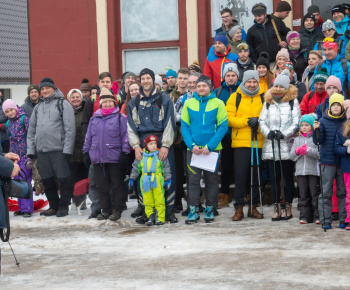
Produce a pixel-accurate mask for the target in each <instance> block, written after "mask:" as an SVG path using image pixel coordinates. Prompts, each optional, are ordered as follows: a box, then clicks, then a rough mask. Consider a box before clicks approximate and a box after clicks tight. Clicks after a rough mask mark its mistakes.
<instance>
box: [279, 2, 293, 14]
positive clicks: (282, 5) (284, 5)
mask: <svg viewBox="0 0 350 290" xmlns="http://www.w3.org/2000/svg"><path fill="white" fill-rule="evenodd" d="M283 11H292V7H291V6H290V4H289V3H288V2H287V1H281V2H280V3H278V4H277V8H276V12H283Z"/></svg>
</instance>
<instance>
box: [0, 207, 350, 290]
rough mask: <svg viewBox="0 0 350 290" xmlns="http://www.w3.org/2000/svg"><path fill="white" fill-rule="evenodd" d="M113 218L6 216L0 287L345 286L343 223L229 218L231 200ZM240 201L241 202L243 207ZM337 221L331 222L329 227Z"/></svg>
mask: <svg viewBox="0 0 350 290" xmlns="http://www.w3.org/2000/svg"><path fill="white" fill-rule="evenodd" d="M135 207H136V201H135V200H131V201H129V202H128V210H127V211H124V212H123V215H122V220H120V221H117V222H111V221H102V222H101V221H97V220H96V219H91V220H88V219H87V217H88V215H89V213H90V211H89V210H85V211H83V212H84V213H85V215H84V216H78V215H77V212H76V211H70V215H69V216H68V217H63V218H56V217H40V216H39V213H35V214H34V216H33V217H32V218H29V219H24V218H23V217H13V216H11V225H12V234H11V244H12V247H13V249H14V251H15V253H16V255H17V259H18V260H19V262H20V268H18V267H17V266H16V265H15V262H14V259H13V256H12V253H11V251H10V248H9V246H8V244H6V243H2V244H1V245H0V246H1V254H2V257H1V258H2V259H1V263H2V274H1V276H0V289H2V290H5V289H19V287H21V288H22V287H25V288H26V289H203V288H206V289H214V288H215V289H330V288H332V289H349V285H350V276H349V274H348V272H347V270H346V269H348V268H347V267H348V261H349V258H350V247H349V235H350V232H346V231H345V230H340V229H338V228H334V229H332V230H329V231H327V233H324V232H323V230H322V229H321V228H320V226H317V225H314V224H308V225H300V224H299V223H298V218H297V216H298V211H297V209H296V208H294V209H293V213H294V218H293V219H291V220H289V221H279V222H271V219H270V217H271V215H272V211H273V208H272V207H267V206H265V207H264V213H265V219H263V220H252V219H250V218H245V219H244V220H243V221H241V222H235V223H234V222H232V221H231V217H232V215H233V208H232V207H226V208H224V209H221V210H219V212H220V216H218V217H216V218H215V222H214V223H212V224H205V223H204V221H203V215H202V214H201V221H200V222H199V223H198V224H194V225H186V224H185V223H184V220H185V218H184V217H182V216H181V214H177V216H178V218H179V223H178V224H173V225H171V224H167V225H164V226H160V227H156V226H152V227H147V226H140V225H137V224H135V222H134V219H132V218H131V217H130V213H131V212H132V211H133V210H134V209H135ZM246 211H247V208H245V213H246ZM337 225H338V222H333V226H334V227H336V226H337Z"/></svg>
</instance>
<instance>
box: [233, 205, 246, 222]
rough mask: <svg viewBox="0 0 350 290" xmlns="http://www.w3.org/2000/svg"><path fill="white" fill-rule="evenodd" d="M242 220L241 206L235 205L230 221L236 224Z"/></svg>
mask: <svg viewBox="0 0 350 290" xmlns="http://www.w3.org/2000/svg"><path fill="white" fill-rule="evenodd" d="M243 218H244V213H243V206H242V205H237V206H236V212H235V215H234V216H233V217H232V221H234V222H238V221H241V220H242V219H243Z"/></svg>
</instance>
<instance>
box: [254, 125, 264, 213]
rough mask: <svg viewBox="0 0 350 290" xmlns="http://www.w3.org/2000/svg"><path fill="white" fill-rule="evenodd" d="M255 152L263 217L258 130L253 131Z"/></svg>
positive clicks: (261, 206)
mask: <svg viewBox="0 0 350 290" xmlns="http://www.w3.org/2000/svg"><path fill="white" fill-rule="evenodd" d="M255 150H256V165H257V166H256V167H257V170H258V184H259V195H260V208H261V216H262V217H264V210H263V205H262V194H261V184H260V168H259V151H258V129H256V131H255Z"/></svg>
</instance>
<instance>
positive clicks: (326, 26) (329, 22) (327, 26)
mask: <svg viewBox="0 0 350 290" xmlns="http://www.w3.org/2000/svg"><path fill="white" fill-rule="evenodd" d="M327 29H334V30H336V29H335V25H334V22H333V21H332V20H330V19H328V20H327V21H326V22H323V24H322V31H325V30H327Z"/></svg>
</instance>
